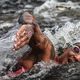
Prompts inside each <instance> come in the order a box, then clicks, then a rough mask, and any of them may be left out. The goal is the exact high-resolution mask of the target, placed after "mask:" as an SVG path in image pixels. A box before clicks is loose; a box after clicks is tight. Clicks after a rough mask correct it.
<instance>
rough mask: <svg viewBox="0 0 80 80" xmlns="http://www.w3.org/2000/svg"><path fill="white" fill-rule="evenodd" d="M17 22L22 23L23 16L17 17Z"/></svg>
mask: <svg viewBox="0 0 80 80" xmlns="http://www.w3.org/2000/svg"><path fill="white" fill-rule="evenodd" d="M18 23H19V24H23V23H24V19H23V16H22V15H20V17H19V19H18Z"/></svg>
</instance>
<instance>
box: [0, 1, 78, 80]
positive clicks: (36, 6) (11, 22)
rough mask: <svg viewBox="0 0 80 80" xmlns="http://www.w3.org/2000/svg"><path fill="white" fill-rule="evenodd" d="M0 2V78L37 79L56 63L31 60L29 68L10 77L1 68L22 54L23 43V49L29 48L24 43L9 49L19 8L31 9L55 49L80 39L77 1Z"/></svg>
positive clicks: (15, 29) (20, 10)
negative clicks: (33, 62) (13, 49)
mask: <svg viewBox="0 0 80 80" xmlns="http://www.w3.org/2000/svg"><path fill="white" fill-rule="evenodd" d="M24 1H25V0H24ZM0 6H1V8H0V70H1V72H0V74H1V76H0V78H1V79H0V80H7V79H8V80H41V79H42V78H43V77H44V76H45V75H46V74H48V72H49V71H50V69H51V68H52V67H55V66H58V64H56V63H55V62H54V61H51V62H50V63H44V62H43V61H41V62H39V63H37V64H35V65H34V67H33V68H32V69H31V70H30V71H29V72H26V73H24V74H22V75H21V76H19V77H17V78H11V77H9V76H7V75H6V73H5V72H4V69H5V68H6V66H7V65H8V64H10V65H11V67H12V66H13V65H15V63H16V58H17V57H20V56H22V53H24V52H25V51H26V48H25V47H27V50H28V48H29V46H25V47H24V48H22V49H21V50H19V51H16V52H13V51H12V46H13V42H14V38H15V34H16V32H17V30H18V29H19V24H18V22H17V20H18V17H19V16H20V14H21V13H22V12H23V11H29V12H32V14H33V15H34V16H35V17H36V19H37V21H38V23H39V25H40V26H41V29H42V31H43V33H44V34H45V35H47V36H48V37H49V38H50V40H51V41H52V43H53V44H54V45H55V49H56V51H57V50H58V48H59V47H63V48H64V47H68V46H69V45H73V44H74V43H76V42H80V3H79V2H71V1H68V2H58V1H56V0H48V1H46V2H44V1H43V2H32V3H30V2H21V1H20V0H18V1H15V0H12V1H9V0H4V1H3V0H1V1H0ZM14 53H15V55H14ZM4 74H5V75H4ZM54 80H59V79H54ZM60 80H62V79H60ZM67 80H68V79H67Z"/></svg>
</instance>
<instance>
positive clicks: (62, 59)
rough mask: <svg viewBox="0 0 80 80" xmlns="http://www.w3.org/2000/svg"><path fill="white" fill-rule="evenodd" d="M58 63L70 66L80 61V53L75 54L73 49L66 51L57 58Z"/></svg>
mask: <svg viewBox="0 0 80 80" xmlns="http://www.w3.org/2000/svg"><path fill="white" fill-rule="evenodd" d="M54 60H55V61H56V62H57V63H60V64H68V63H69V62H75V61H80V53H76V52H74V50H73V48H67V49H64V53H63V54H62V55H61V56H57V55H56V57H55V59H54Z"/></svg>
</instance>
